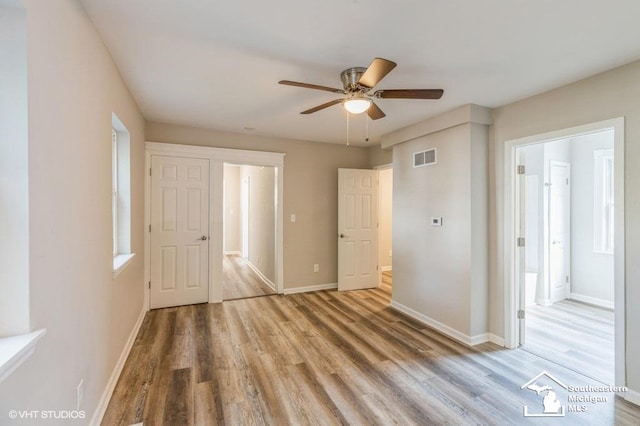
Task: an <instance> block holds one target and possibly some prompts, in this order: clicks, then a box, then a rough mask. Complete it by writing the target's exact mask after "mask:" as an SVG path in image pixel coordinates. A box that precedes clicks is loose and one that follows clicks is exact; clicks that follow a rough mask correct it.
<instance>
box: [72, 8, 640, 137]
mask: <svg viewBox="0 0 640 426" xmlns="http://www.w3.org/2000/svg"><path fill="white" fill-rule="evenodd" d="M83 3H84V5H85V7H86V9H87V11H88V13H89V16H90V17H91V19H92V21H93V22H94V24H95V26H96V28H97V29H98V31H99V32H100V34H101V36H102V38H103V39H104V41H105V43H106V45H107V47H108V49H109V51H110V52H111V54H112V55H113V58H114V60H115V62H116V64H117V65H118V67H119V69H120V71H121V73H122V75H123V77H124V79H125V81H126V83H127V85H128V86H129V88H130V89H131V91H132V93H133V95H134V97H135V98H136V100H137V102H138V104H139V106H140V108H141V109H142V112H143V114H144V116H145V118H146V119H148V120H150V121H157V122H164V123H175V124H182V125H189V126H197V127H205V128H213V129H219V130H225V131H232V132H243V133H254V134H260V135H269V136H279V137H286V138H294V139H304V140H310V141H321V142H335V143H343V142H344V141H345V138H346V118H345V113H344V110H343V109H342V108H341V107H340V106H333V107H331V108H328V109H326V110H323V111H320V112H317V113H315V114H311V115H300V114H299V112H300V111H302V110H305V109H308V108H310V107H313V106H316V105H319V104H322V103H324V102H327V101H329V100H332V99H334V98H335V95H334V94H332V93H329V92H322V91H315V90H309V89H302V88H296V87H286V86H281V85H279V84H277V82H278V81H279V80H282V79H287V80H296V81H302V82H308V83H315V84H321V85H327V86H332V87H338V88H340V87H341V83H340V80H339V75H340V72H341V71H342V70H343V69H345V68H348V67H352V66H364V67H366V66H368V65H369V63H370V62H371V60H372V59H373V58H374V57H383V58H387V59H390V60H393V61H395V62H397V63H398V67H397V68H396V69H395V70H393V71H392V72H391V74H389V75H388V76H387V77H386V78H385V79H384V80H383V81H382V82H381V83H380V84H379V85H378V87H377V89H393V88H397V89H406V88H442V89H444V91H445V94H444V96H443V98H442V99H441V100H438V101H433V100H396V99H386V100H385V99H381V100H379V101H377V102H378V105H379V106H380V107H381V108H382V109H383V110H384V111H385V113H386V114H387V117H385V118H383V119H381V120H377V121H369V132H370V138H371V140H372V141H373V142H377V141H379V140H380V136H381V135H382V134H385V133H388V132H390V131H393V130H396V129H399V128H402V127H404V126H407V125H409V124H412V123H415V122H418V121H420V120H423V119H425V118H428V117H431V116H434V115H437V114H439V113H442V112H444V111H447V110H450V109H452V108H455V107H458V106H460V105H463V104H467V103H476V104H479V105H483V106H488V107H496V106H500V105H503V104H506V103H509V102H512V101H515V100H518V99H522V98H525V97H528V96H530V95H533V94H536V93H540V92H543V91H546V90H549V89H552V88H555V87H558V86H561V85H564V84H566V83H569V82H572V81H575V80H578V79H580V78H583V77H587V76H589V75H592V74H595V73H598V72H600V71H604V70H607V69H610V68H613V67H615V66H618V65H621V64H625V63H628V62H632V61H634V60H637V59H640V30H639V29H638V28H639V27H638V22H637V21H638V17H639V16H640V2H639V1H638V0H610V1H603V0H562V1H558V0H535V1H525V0H483V1H473V0H431V1H425V0H399V1H394V2H391V1H388V0H317V1H312V0H273V1H264V0H234V1H221V0H216V1H213V0H181V1H175V0H83ZM594 101H597V100H594ZM247 128H253V129H254V130H247ZM364 128H365V120H364V115H360V116H356V117H355V118H353V119H352V120H351V130H352V133H351V135H352V143H353V142H356V143H357V142H359V141H360V142H362V141H363V139H364V137H363V135H364Z"/></svg>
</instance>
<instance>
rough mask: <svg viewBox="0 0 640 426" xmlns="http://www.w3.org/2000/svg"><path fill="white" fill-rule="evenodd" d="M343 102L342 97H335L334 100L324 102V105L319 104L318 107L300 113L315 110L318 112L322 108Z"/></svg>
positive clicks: (310, 112) (309, 112) (308, 112)
mask: <svg viewBox="0 0 640 426" xmlns="http://www.w3.org/2000/svg"><path fill="white" fill-rule="evenodd" d="M341 102H342V99H334V100H333V101H329V102H327V103H324V104H322V105H318V106H317V107H314V108H311V109H308V110H306V111H302V112H301V113H300V114H313V113H314V112H318V111H320V110H321V109H325V108H329V107H330V106H333V105H336V104H339V103H341Z"/></svg>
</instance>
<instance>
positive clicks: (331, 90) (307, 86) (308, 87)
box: [278, 80, 344, 93]
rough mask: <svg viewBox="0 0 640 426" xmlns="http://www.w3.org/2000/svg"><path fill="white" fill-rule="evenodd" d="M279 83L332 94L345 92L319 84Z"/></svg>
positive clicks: (285, 81) (282, 81) (287, 81)
mask: <svg viewBox="0 0 640 426" xmlns="http://www.w3.org/2000/svg"><path fill="white" fill-rule="evenodd" d="M278 83H279V84H284V85H285V86H296V87H304V88H305V89H315V90H324V91H325V92H332V93H344V90H342V89H334V88H333V87H327V86H319V85H317V84H309V83H299V82H297V81H290V80H280V81H279V82H278Z"/></svg>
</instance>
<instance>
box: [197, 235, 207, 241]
mask: <svg viewBox="0 0 640 426" xmlns="http://www.w3.org/2000/svg"><path fill="white" fill-rule="evenodd" d="M198 239H199V240H202V241H207V236H206V235H203V236H202V237H200V238H198Z"/></svg>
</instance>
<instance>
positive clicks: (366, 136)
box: [363, 114, 369, 142]
mask: <svg viewBox="0 0 640 426" xmlns="http://www.w3.org/2000/svg"><path fill="white" fill-rule="evenodd" d="M363 116H364V141H365V142H369V120H368V117H367V116H366V115H364V114H363Z"/></svg>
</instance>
